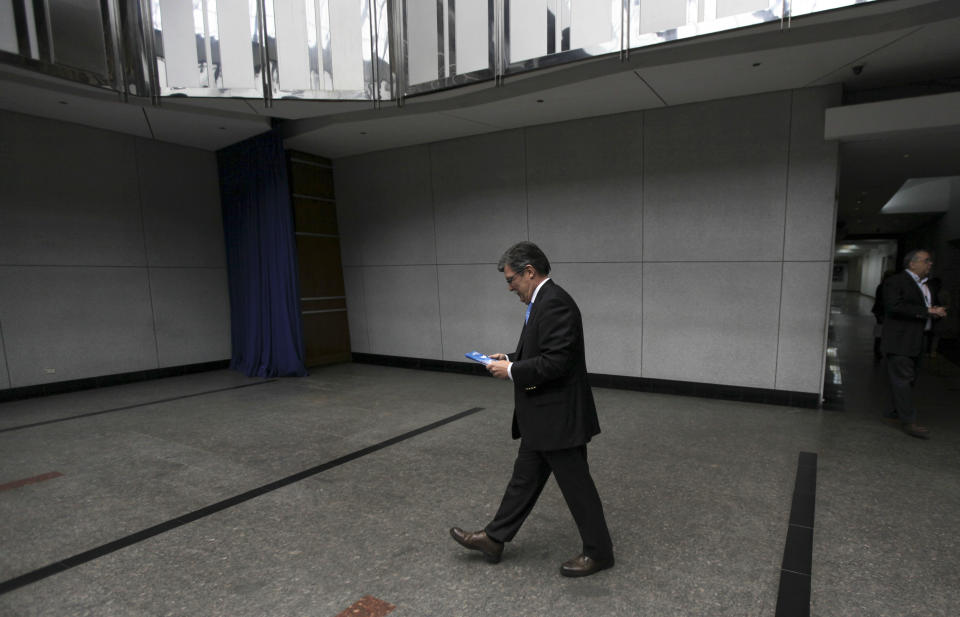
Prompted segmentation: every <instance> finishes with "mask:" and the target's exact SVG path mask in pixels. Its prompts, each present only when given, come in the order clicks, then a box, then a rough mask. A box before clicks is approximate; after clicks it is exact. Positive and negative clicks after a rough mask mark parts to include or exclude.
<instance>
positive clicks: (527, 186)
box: [520, 128, 530, 242]
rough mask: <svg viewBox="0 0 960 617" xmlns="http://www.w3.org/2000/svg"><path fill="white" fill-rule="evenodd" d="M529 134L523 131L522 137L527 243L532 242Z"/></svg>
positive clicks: (525, 130)
mask: <svg viewBox="0 0 960 617" xmlns="http://www.w3.org/2000/svg"><path fill="white" fill-rule="evenodd" d="M527 132H528V129H526V128H525V129H523V131H521V133H520V135H521V136H522V137H523V210H524V214H525V217H524V218H525V219H526V225H527V242H530V160H529V156H530V152H529V148H527Z"/></svg>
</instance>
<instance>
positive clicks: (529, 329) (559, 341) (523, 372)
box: [485, 280, 613, 561]
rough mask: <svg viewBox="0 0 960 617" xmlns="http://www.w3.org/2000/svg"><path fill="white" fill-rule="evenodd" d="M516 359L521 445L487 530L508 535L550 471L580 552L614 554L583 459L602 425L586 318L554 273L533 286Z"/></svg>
mask: <svg viewBox="0 0 960 617" xmlns="http://www.w3.org/2000/svg"><path fill="white" fill-rule="evenodd" d="M508 357H509V360H510V361H511V362H513V365H512V367H511V376H512V378H513V383H514V401H515V408H514V412H513V437H514V439H518V438H519V439H520V440H521V442H520V451H519V452H518V454H517V461H516V463H515V465H514V471H513V477H512V478H511V479H510V483H509V485H508V486H507V491H506V494H505V495H504V498H503V502H502V503H501V505H500V509H499V510H498V511H497V514H496V516H495V517H494V520H493V522H491V523H490V524H489V525H487V527H486V529H485V531H486V532H487V535H488V536H489V537H490V538H493V539H495V540H497V541H498V542H508V541H510V540H511V539H513V536H514V535H515V534H516V533H517V531H518V530H519V529H520V526H521V525H522V524H523V521H524V519H526V517H527V515H528V514H529V513H530V511H531V510H532V509H533V506H534V504H535V503H536V501H537V498H538V497H539V495H540V492H541V491H542V490H543V487H544V485H545V484H546V482H547V479H548V478H549V477H550V473H551V472H553V474H554V477H555V478H556V480H557V485H558V486H559V487H560V491H561V492H562V493H563V497H564V499H565V500H566V502H567V506H568V507H569V508H570V512H571V514H573V517H574V520H575V521H576V523H577V527H578V529H579V530H580V536H581V538H582V539H583V554H584V555H586V556H587V557H590V558H591V559H594V560H600V561H603V560H607V559H611V558H612V556H613V545H612V542H611V540H610V534H609V532H608V530H607V524H606V521H605V519H604V515H603V506H602V505H601V503H600V496H599V495H598V494H597V489H596V487H595V485H594V483H593V479H592V478H591V477H590V469H589V466H588V465H587V447H586V444H587V442H589V441H590V438H591V437H592V436H594V435H596V434H597V433H599V432H600V423H599V421H598V420H597V411H596V407H595V405H594V401H593V393H592V392H591V390H590V384H589V383H588V382H587V370H586V360H585V358H584V346H583V324H582V321H581V318H580V310H579V309H578V308H577V305H576V303H575V302H574V301H573V298H571V297H570V295H569V294H568V293H567V292H566V291H564V290H563V289H562V288H561V287H560V286H559V285H557V284H556V283H554V282H553V281H552V280H547V281H546V282H544V283H543V286H542V287H541V288H540V290H539V292H537V296H536V299H535V301H534V302H533V304H532V305H531V310H530V316H529V318H528V319H527V323H526V325H524V327H523V331H522V332H521V334H520V342H519V343H518V345H517V350H516V351H515V352H514V353H512V354H509V356H508Z"/></svg>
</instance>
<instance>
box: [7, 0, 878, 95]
mask: <svg viewBox="0 0 960 617" xmlns="http://www.w3.org/2000/svg"><path fill="white" fill-rule="evenodd" d="M873 1H875V0H133V1H131V0H128V1H124V0H0V61H2V62H5V63H8V64H16V65H20V66H23V67H26V68H29V69H31V70H36V71H40V72H44V73H47V74H50V75H55V76H57V77H62V78H65V79H70V80H73V81H78V82H83V83H86V84H89V85H93V86H97V87H101V88H106V89H110V90H114V91H117V92H119V93H121V94H122V95H123V96H125V97H126V96H138V97H150V98H151V99H153V100H154V102H159V100H160V98H161V97H169V96H188V97H242V98H256V99H262V100H263V101H264V103H265V104H266V105H267V106H270V105H271V104H272V102H273V101H274V100H276V99H310V100H360V101H371V102H373V103H374V104H375V105H379V104H380V103H381V102H382V101H383V100H393V101H397V102H398V103H400V104H402V103H403V101H404V99H405V98H406V97H409V96H416V95H421V94H425V93H430V92H435V91H437V90H441V89H445V88H450V87H455V86H460V85H464V84H469V83H475V82H480V81H494V82H496V83H498V84H499V83H502V81H503V79H504V78H506V77H507V76H509V75H514V74H519V73H523V72H527V71H533V70H537V69H540V68H543V67H548V66H556V65H559V64H564V63H568V62H574V61H578V60H583V59H586V58H595V57H602V56H610V57H615V56H616V57H619V59H621V60H625V59H627V58H629V55H630V52H631V51H632V50H636V49H638V48H642V47H646V46H650V45H657V44H660V43H664V42H667V41H674V40H679V39H685V38H690V37H695V36H699V35H703V34H708V33H712V32H719V31H724V30H731V29H735V28H740V27H744V26H750V25H755V24H762V23H767V22H775V21H779V22H781V24H783V27H789V26H790V20H791V19H792V18H793V17H796V16H799V15H806V14H810V13H814V12H818V11H823V10H830V9H836V8H841V7H846V6H851V5H855V4H862V3H867V2H873Z"/></svg>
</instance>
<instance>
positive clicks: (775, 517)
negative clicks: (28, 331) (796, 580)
mask: <svg viewBox="0 0 960 617" xmlns="http://www.w3.org/2000/svg"><path fill="white" fill-rule="evenodd" d="M835 296H836V299H835V306H834V308H833V312H832V315H831V319H832V325H833V327H832V334H833V340H834V341H835V348H836V353H835V355H834V356H833V357H835V359H836V365H837V369H836V370H835V371H830V379H831V381H836V382H838V383H835V384H832V387H831V389H830V390H829V391H830V392H835V393H836V396H837V397H839V398H837V399H836V400H832V401H830V405H828V407H830V409H829V410H828V409H824V410H810V409H798V408H790V407H779V406H772V405H762V404H750V403H740V402H733V401H719V400H708V399H698V398H689V397H681V396H671V395H660V394H649V393H640V392H629V391H620V390H608V389H597V390H596V391H595V394H596V398H597V403H598V407H599V409H600V412H599V413H600V421H601V425H602V427H603V429H604V432H603V433H602V434H601V435H599V436H598V437H597V438H596V439H595V440H594V441H593V443H592V444H591V446H590V459H591V466H592V470H593V473H594V477H595V480H596V482H597V485H598V488H599V490H600V494H601V497H602V498H603V501H604V504H605V508H606V515H607V519H608V522H609V524H610V527H611V531H612V534H613V538H614V542H615V550H616V556H617V565H616V567H615V568H613V569H612V570H608V571H605V572H602V573H600V574H598V575H596V576H593V577H590V578H587V579H581V580H572V579H565V578H562V577H561V576H559V573H558V568H559V565H560V564H561V563H562V562H563V561H564V560H565V559H567V558H569V557H572V556H573V555H575V554H576V553H577V552H579V548H580V547H579V540H578V537H577V533H576V528H575V527H574V524H573V522H572V520H571V519H570V516H569V514H568V512H567V510H566V507H565V505H564V503H563V500H562V498H561V496H560V494H559V491H558V490H557V488H556V485H555V484H554V483H553V482H552V481H551V483H550V484H548V486H547V489H546V490H545V491H544V493H543V495H542V497H541V499H540V502H539V503H538V505H537V507H536V508H535V509H534V511H533V514H532V515H531V516H530V518H529V519H528V521H527V523H526V525H525V526H524V528H523V529H522V530H521V532H520V534H519V535H518V536H517V538H516V540H515V541H514V542H513V543H511V544H509V545H508V546H507V549H506V551H505V554H504V559H503V561H502V562H501V563H500V564H497V565H490V564H487V563H485V562H484V561H483V560H482V558H481V557H480V556H479V555H478V554H470V553H468V552H466V551H464V550H463V549H461V548H460V547H459V546H457V545H456V544H455V543H454V542H453V541H452V540H451V539H450V538H449V536H448V535H447V529H448V528H449V527H450V526H453V525H459V526H463V527H465V528H468V529H473V528H480V527H482V526H483V525H484V524H485V523H486V522H487V521H488V520H489V518H490V516H492V514H493V513H494V511H495V509H496V506H497V504H498V501H499V498H500V495H501V493H502V491H503V488H504V486H505V483H506V480H507V477H508V475H509V473H510V468H511V464H512V460H513V456H514V454H515V451H516V444H515V442H513V441H511V439H510V436H509V429H510V413H511V392H510V389H509V386H507V384H504V383H502V382H498V381H495V380H493V379H490V378H485V377H475V376H469V375H455V374H448V373H435V372H426V371H414V370H408V369H397V368H388V367H379V366H369V365H358V364H345V365H338V366H332V367H328V368H322V369H317V370H314V371H313V372H312V374H311V375H310V376H309V377H307V378H303V379H278V380H269V381H263V380H254V379H247V378H245V377H242V376H240V375H238V374H236V373H232V372H229V371H219V372H211V373H204V374H198V375H190V376H185V377H177V378H171V379H165V380H157V381H153V382H144V383H138V384H128V385H124V386H117V387H113V388H102V389H99V390H90V391H85V392H76V393H72V394H64V395H58V396H52V397H46V398H38V399H27V400H22V401H16V402H9V403H4V404H2V405H0V615H4V616H27V615H50V616H78V615H96V616H112V615H117V616H141V615H143V616H154V615H156V616H161V615H184V616H199V615H229V616H231V617H234V616H236V617H240V616H248V615H249V616H256V617H264V616H274V615H277V616H290V617H294V616H303V617H307V616H310V617H335V616H338V615H341V614H343V615H347V614H355V615H363V614H367V615H380V614H386V612H387V611H390V614H391V615H396V616H397V617H402V616H418V617H419V616H434V615H436V616H466V617H469V616H474V615H476V616H482V615H496V616H498V617H510V616H514V615H529V616H548V615H549V616H552V615H558V616H565V615H569V616H577V617H579V616H582V615H601V616H608V615H609V616H613V615H631V616H635V615H655V616H673V615H676V616H689V615H704V616H711V617H713V616H721V615H736V616H752V615H756V616H770V617H773V616H774V615H775V614H776V612H777V598H778V590H779V581H780V575H781V567H782V566H783V557H784V545H785V540H786V537H787V530H788V524H789V520H790V513H791V503H792V501H791V500H792V495H793V491H794V482H795V479H796V476H797V461H798V455H799V453H801V452H807V453H815V454H816V455H817V466H818V469H817V475H816V514H815V526H814V532H813V552H812V577H811V579H810V580H811V591H812V601H811V605H810V611H811V614H813V615H819V616H828V615H829V616H838V617H840V616H844V617H846V616H852V615H864V616H871V617H872V616H884V615H890V616H906V615H916V616H918V617H919V616H923V617H930V616H935V615H944V616H947V615H955V614H957V606H960V574H958V572H960V568H957V563H960V540H958V538H957V529H960V447H958V446H960V418H958V404H957V403H958V400H960V378H958V376H960V369H958V367H957V366H955V365H953V364H951V363H949V362H948V361H946V360H943V359H940V358H938V359H936V360H931V361H928V362H926V364H925V366H924V372H923V375H922V376H921V378H920V380H919V383H918V389H917V394H918V400H919V401H920V408H921V421H922V422H923V423H925V424H926V425H928V426H929V427H930V428H931V431H932V433H933V438H932V439H930V440H929V441H922V440H919V439H915V438H911V437H909V436H907V435H905V434H903V433H901V432H900V431H898V430H897V429H896V428H895V427H892V426H890V425H888V424H886V423H884V422H883V421H881V419H880V416H881V413H882V411H883V410H884V409H885V408H886V407H887V406H888V405H889V402H888V394H887V391H886V385H885V383H884V381H883V379H882V375H883V373H882V365H880V364H876V363H875V362H874V360H873V358H872V349H871V345H872V340H871V336H872V335H871V330H872V317H870V316H869V313H868V309H869V301H868V300H867V299H865V298H863V297H862V296H859V295H854V294H835ZM476 408H481V409H480V410H479V411H474V412H472V413H466V414H462V415H460V416H457V414H460V413H461V412H466V411H469V410H476ZM301 472H302V473H301ZM350 607H355V609H356V612H351V611H350V610H348V609H350ZM794 609H796V607H792V609H791V610H794ZM784 614H786V613H784ZM789 614H802V613H797V612H793V613H789Z"/></svg>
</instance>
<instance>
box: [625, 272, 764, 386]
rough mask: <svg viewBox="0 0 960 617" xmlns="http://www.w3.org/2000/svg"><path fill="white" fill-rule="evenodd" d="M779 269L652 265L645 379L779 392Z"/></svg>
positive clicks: (647, 277) (646, 286)
mask: <svg viewBox="0 0 960 617" xmlns="http://www.w3.org/2000/svg"><path fill="white" fill-rule="evenodd" d="M779 309H780V263H763V262H756V263H743V262H740V263H645V264H644V265H643V376H644V377H652V378H657V379H676V380H681V381H696V382H703V383H716V384H730V385H736V386H748V387H754V388H773V387H774V382H775V367H776V359H777V335H778V333H777V323H778V319H777V318H778V314H779Z"/></svg>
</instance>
